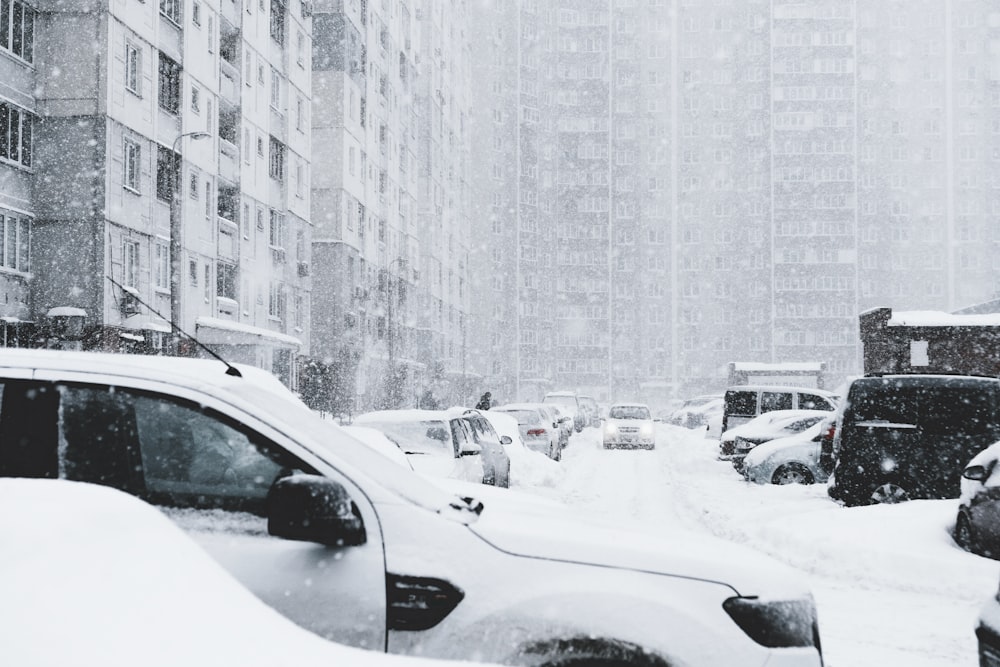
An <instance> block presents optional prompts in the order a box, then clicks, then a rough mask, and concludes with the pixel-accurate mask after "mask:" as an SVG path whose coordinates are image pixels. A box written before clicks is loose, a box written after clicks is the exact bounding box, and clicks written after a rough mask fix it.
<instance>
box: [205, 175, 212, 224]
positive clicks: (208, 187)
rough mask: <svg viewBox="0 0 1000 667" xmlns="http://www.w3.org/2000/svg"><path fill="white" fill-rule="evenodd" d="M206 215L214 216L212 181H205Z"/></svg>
mask: <svg viewBox="0 0 1000 667" xmlns="http://www.w3.org/2000/svg"><path fill="white" fill-rule="evenodd" d="M205 217H206V218H208V219H211V217H212V181H205Z"/></svg>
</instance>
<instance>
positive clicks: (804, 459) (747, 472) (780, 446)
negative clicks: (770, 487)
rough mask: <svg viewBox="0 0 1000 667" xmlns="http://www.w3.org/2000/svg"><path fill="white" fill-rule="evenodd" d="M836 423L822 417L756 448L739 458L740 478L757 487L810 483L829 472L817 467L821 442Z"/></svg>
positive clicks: (823, 477) (819, 466) (819, 461)
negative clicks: (741, 464) (741, 476)
mask: <svg viewBox="0 0 1000 667" xmlns="http://www.w3.org/2000/svg"><path fill="white" fill-rule="evenodd" d="M835 426H836V422H835V420H834V418H832V417H826V418H824V419H822V420H820V421H818V422H816V423H815V424H813V425H812V426H810V427H809V428H807V429H805V430H804V431H802V432H800V433H793V434H792V435H788V436H785V437H783V438H775V439H774V440H771V441H770V442H765V443H763V444H760V445H757V446H756V447H754V448H753V449H751V450H750V452H749V453H748V454H747V455H746V458H744V459H743V476H744V477H745V478H746V479H747V481H750V482H756V483H757V484H814V483H817V482H825V481H826V480H827V478H828V477H829V471H828V470H825V469H824V468H823V466H822V464H821V449H822V442H823V439H824V438H825V437H827V436H828V434H829V433H830V430H831V429H832V428H835Z"/></svg>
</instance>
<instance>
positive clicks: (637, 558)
mask: <svg viewBox="0 0 1000 667" xmlns="http://www.w3.org/2000/svg"><path fill="white" fill-rule="evenodd" d="M237 373H238V374H241V375H242V377H238V376H237V375H236V374H237ZM260 375H262V372H261V371H258V370H256V369H251V368H246V367H233V366H228V372H227V365H224V364H223V363H220V362H218V361H213V360H196V359H178V358H167V357H138V356H129V355H108V354H97V353H81V352H57V351H52V350H27V349H3V350H0V388H2V392H0V442H2V443H3V446H2V447H0V476H5V477H6V476H16V477H58V478H64V479H69V480H73V481H79V482H91V483H100V484H103V485H106V486H111V487H114V488H117V489H119V490H122V491H126V492H128V493H131V494H133V495H136V496H138V497H140V498H142V499H144V500H146V501H147V502H150V503H152V504H154V505H156V506H158V507H160V508H162V509H163V510H164V512H166V514H167V516H169V517H170V518H171V519H172V520H173V521H175V522H176V523H177V524H178V525H180V526H181V527H182V528H184V529H186V530H187V531H188V533H189V534H190V535H191V536H192V537H194V538H195V540H196V541H197V542H198V543H199V544H200V545H201V546H202V547H203V548H204V549H205V550H206V551H207V552H208V553H209V554H211V555H212V556H213V557H215V558H216V560H217V561H218V562H219V563H221V564H222V565H223V567H224V568H225V569H227V570H228V571H229V572H230V573H231V574H233V575H234V576H236V578H237V579H239V580H240V581H241V582H243V583H244V585H246V586H247V587H248V588H250V589H251V590H252V591H253V592H254V593H256V594H257V596H258V597H259V598H260V599H262V600H264V601H265V602H266V603H267V604H269V605H271V606H272V607H274V608H275V609H277V610H278V611H280V612H281V613H282V614H284V615H285V616H287V617H288V618H290V619H291V620H293V621H294V622H296V623H297V624H299V625H300V626H302V627H304V628H306V629H308V630H310V631H311V632H313V633H315V634H317V635H320V636H322V637H326V638H330V639H335V640H337V641H340V642H343V643H346V644H350V645H353V646H359V647H368V648H371V649H373V650H380V651H381V650H384V651H388V652H392V653H404V654H405V653H419V654H420V655H422V656H426V657H434V658H463V657H466V658H467V657H475V659H476V660H477V661H493V662H497V663H501V664H508V665H556V664H569V663H571V662H574V663H577V664H580V663H586V664H608V663H612V662H613V663H615V664H646V665H650V664H653V665H663V664H676V665H680V664H692V665H693V664H701V665H734V666H740V665H746V666H750V665H755V666H759V665H763V664H765V663H771V664H778V663H780V664H782V665H788V666H791V665H803V666H806V665H808V666H810V667H818V666H819V665H821V664H822V655H821V650H820V642H819V632H818V625H817V621H816V612H815V605H814V603H813V601H812V597H811V596H810V595H809V593H808V590H807V589H805V588H804V587H803V586H802V584H801V583H800V581H799V579H798V578H797V576H796V575H795V573H794V571H792V570H790V569H789V568H787V567H785V566H783V565H781V564H780V563H777V562H775V561H774V560H772V559H770V558H768V557H766V556H764V555H762V554H760V553H757V552H754V551H752V550H750V549H745V548H742V547H740V546H739V545H733V544H728V543H725V542H722V541H720V540H717V539H714V538H711V537H709V536H703V535H698V534H694V533H692V534H678V533H677V531H673V532H672V533H671V535H670V537H669V539H668V538H666V537H663V536H658V535H650V534H645V533H640V532H629V531H628V530H625V529H620V528H614V527H610V526H607V525H601V524H598V523H589V522H587V521H585V520H583V519H582V518H576V517H573V516H559V520H558V522H556V521H554V520H553V519H551V518H546V516H544V513H543V512H541V511H539V512H536V513H521V512H518V511H517V509H516V507H505V504H504V502H503V499H502V498H499V497H496V498H494V499H491V500H490V501H489V503H490V504H489V506H486V505H485V504H484V503H483V502H482V501H479V500H476V499H475V498H473V497H458V496H455V495H451V494H449V493H447V492H445V491H443V490H442V489H440V488H437V487H435V486H434V485H433V484H431V483H430V482H428V481H426V480H425V479H423V478H422V477H421V476H419V475H416V474H414V473H413V472H412V471H408V470H406V469H404V468H402V467H401V466H398V465H394V464H392V463H391V462H388V461H387V460H386V458H385V457H384V456H382V455H381V454H379V453H378V452H375V451H373V450H372V449H371V448H369V447H368V446H366V445H364V444H362V443H359V442H357V441H356V440H354V439H353V438H351V437H350V436H349V435H347V434H346V433H345V432H344V431H343V430H342V429H340V428H338V427H337V426H336V425H334V424H332V423H331V422H329V421H326V420H324V419H322V418H321V417H320V416H319V415H318V414H316V413H313V412H312V411H310V410H309V409H308V408H306V407H305V406H304V405H303V404H302V403H301V401H299V400H298V399H297V398H295V397H294V396H293V395H292V394H291V393H290V392H288V391H287V390H284V389H282V388H279V387H276V386H275V383H276V381H274V380H273V379H272V380H271V382H270V383H268V382H264V381H262V380H260ZM497 495H500V494H497ZM11 507H12V508H13V509H14V510H16V511H13V512H8V513H7V514H14V515H17V514H18V513H20V512H22V511H24V510H25V508H26V507H30V504H22V503H16V504H13V505H11ZM176 509H182V510H184V511H176ZM554 528H556V529H555V530H554ZM5 536H7V537H10V535H9V534H8V533H5ZM9 551H10V549H4V550H0V559H3V558H4V557H5V556H6V554H7V553H8V552H9ZM64 569H65V570H66V571H67V572H69V571H71V570H73V568H68V567H67V568H64ZM75 571H76V574H77V576H80V577H83V576H86V575H87V571H84V570H79V569H76V570H75ZM50 574H51V573H50ZM159 574H162V573H159ZM18 576H19V577H20V579H21V580H22V581H27V582H28V583H29V584H30V585H31V586H32V589H33V591H34V592H37V590H34V589H37V586H38V582H39V581H44V582H46V587H47V586H48V585H49V584H50V583H51V577H48V576H39V577H32V578H30V579H24V578H23V577H21V573H18ZM154 578H155V577H154ZM46 587H43V588H46ZM94 590H95V591H98V593H95V595H96V596H97V597H98V598H99V597H100V590H101V586H99V585H98V586H97V587H96V588H94ZM197 597H198V601H199V604H201V595H199V596H197ZM5 599H8V600H9V599H10V598H9V597H6V596H5ZM143 600H144V601H146V598H145V597H144V596H143ZM622 610H627V611H628V613H619V612H621V611H622ZM44 611H45V614H46V618H45V622H46V627H49V628H53V627H61V626H62V624H56V623H54V618H53V616H52V614H53V613H55V612H57V611H58V604H54V605H51V606H45V607H44ZM22 613H25V612H24V610H18V614H15V616H17V615H19V614H22ZM157 613H158V614H160V613H162V610H159V609H158V610H157ZM218 618H219V617H215V618H214V619H213V620H211V621H210V622H206V623H205V624H204V627H206V628H209V629H211V631H212V632H216V631H218V628H217V627H216V626H217V625H218V623H217V619H218ZM76 620H78V619H76V617H74V622H75V621H76ZM227 620H228V619H227ZM224 625H229V624H228V623H226V624H224ZM236 625H238V623H237V624H236ZM180 636H182V637H184V638H185V641H184V642H181V643H182V644H184V643H188V641H189V640H190V637H187V636H186V635H180ZM470 638H474V639H475V641H470ZM276 646H280V650H281V651H282V655H287V652H288V651H289V650H290V648H291V647H292V646H294V642H293V643H292V644H290V645H286V644H284V643H281V644H276ZM279 661H280V660H279ZM223 662H230V661H229V660H228V659H227V660H224V661H223ZM343 662H345V663H346V664H350V663H351V661H350V660H345V661H343Z"/></svg>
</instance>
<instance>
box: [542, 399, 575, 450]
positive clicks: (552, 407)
mask: <svg viewBox="0 0 1000 667" xmlns="http://www.w3.org/2000/svg"><path fill="white" fill-rule="evenodd" d="M542 408H544V409H545V410H547V411H548V412H549V415H550V416H551V417H552V420H553V423H555V424H558V426H559V430H560V436H561V438H560V443H561V446H562V448H563V449H566V446H567V445H569V439H570V437H571V436H572V435H573V432H574V430H575V426H574V422H573V418H572V417H571V416H569V414H567V413H566V412H564V411H563V409H562V408H560V407H559V406H558V405H556V404H555V403H542Z"/></svg>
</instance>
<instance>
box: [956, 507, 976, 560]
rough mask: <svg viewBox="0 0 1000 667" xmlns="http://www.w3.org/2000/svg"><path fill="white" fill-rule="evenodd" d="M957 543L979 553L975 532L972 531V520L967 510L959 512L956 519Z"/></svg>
mask: <svg viewBox="0 0 1000 667" xmlns="http://www.w3.org/2000/svg"><path fill="white" fill-rule="evenodd" d="M954 538H955V544H957V545H958V546H960V547H962V548H963V549H965V550H966V551H968V552H970V553H977V550H976V538H975V533H973V532H972V521H970V520H969V515H968V514H966V513H965V512H959V513H958V517H957V518H956V519H955V534H954Z"/></svg>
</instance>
